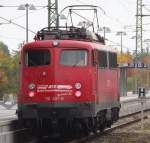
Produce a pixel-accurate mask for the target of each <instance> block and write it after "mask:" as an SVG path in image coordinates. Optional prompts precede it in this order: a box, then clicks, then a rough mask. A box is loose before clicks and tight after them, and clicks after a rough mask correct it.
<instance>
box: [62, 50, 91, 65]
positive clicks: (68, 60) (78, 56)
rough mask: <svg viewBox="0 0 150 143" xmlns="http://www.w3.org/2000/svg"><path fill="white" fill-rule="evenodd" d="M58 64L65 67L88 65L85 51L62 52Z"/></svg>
mask: <svg viewBox="0 0 150 143" xmlns="http://www.w3.org/2000/svg"><path fill="white" fill-rule="evenodd" d="M60 63H61V64H62V65H65V66H86V65H87V63H88V51H87V50H63V51H62V52H61V55H60Z"/></svg>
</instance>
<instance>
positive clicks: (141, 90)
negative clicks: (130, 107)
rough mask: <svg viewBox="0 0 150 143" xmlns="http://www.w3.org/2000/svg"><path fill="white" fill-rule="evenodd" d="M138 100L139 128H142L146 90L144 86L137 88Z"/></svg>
mask: <svg viewBox="0 0 150 143" xmlns="http://www.w3.org/2000/svg"><path fill="white" fill-rule="evenodd" d="M138 93H139V102H140V103H141V129H142V130H143V129H144V112H143V110H144V103H146V90H145V88H144V87H139V88H138Z"/></svg>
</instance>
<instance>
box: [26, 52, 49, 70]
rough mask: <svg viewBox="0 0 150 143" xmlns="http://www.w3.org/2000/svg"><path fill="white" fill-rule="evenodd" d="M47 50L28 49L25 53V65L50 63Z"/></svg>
mask: <svg viewBox="0 0 150 143" xmlns="http://www.w3.org/2000/svg"><path fill="white" fill-rule="evenodd" d="M50 57H51V55H50V52H49V50H28V51H26V53H25V65H26V66H28V67H33V66H46V65H49V64H50Z"/></svg>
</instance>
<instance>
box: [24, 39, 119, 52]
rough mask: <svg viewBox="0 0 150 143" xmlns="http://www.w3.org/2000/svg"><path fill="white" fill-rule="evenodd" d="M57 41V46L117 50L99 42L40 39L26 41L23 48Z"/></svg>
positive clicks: (49, 45) (46, 44) (45, 46)
mask: <svg viewBox="0 0 150 143" xmlns="http://www.w3.org/2000/svg"><path fill="white" fill-rule="evenodd" d="M54 41H57V42H59V45H58V46H56V47H58V48H61V47H62V48H87V49H98V50H103V51H110V52H117V51H116V50H115V49H114V48H112V47H109V46H107V45H104V44H102V43H99V42H90V41H78V40H42V41H35V42H31V43H28V44H26V45H25V46H24V48H25V49H32V48H52V47H54V46H53V42H54Z"/></svg>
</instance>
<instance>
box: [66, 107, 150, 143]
mask: <svg viewBox="0 0 150 143" xmlns="http://www.w3.org/2000/svg"><path fill="white" fill-rule="evenodd" d="M148 111H150V109H146V110H144V112H148ZM138 114H140V111H139V112H135V113H131V114H128V115H124V116H122V117H121V118H120V119H119V120H122V119H125V118H129V117H134V116H137V115H138ZM144 119H148V116H146V115H145V116H144ZM140 121H141V118H140V117H138V118H137V117H136V118H135V119H132V120H131V121H127V122H124V123H122V124H119V125H113V126H112V127H111V128H109V129H106V130H104V131H103V132H99V133H97V134H93V135H90V136H88V137H83V138H81V139H79V140H73V141H71V142H68V143H86V142H87V141H92V140H95V139H97V138H99V137H101V136H103V135H106V134H108V133H111V132H112V131H114V130H116V129H121V128H124V127H127V126H130V125H132V124H135V123H137V122H140Z"/></svg>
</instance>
